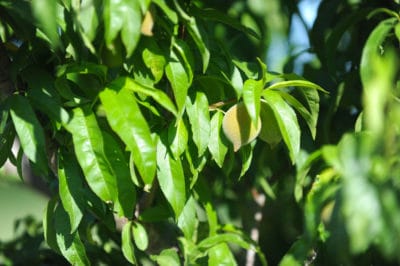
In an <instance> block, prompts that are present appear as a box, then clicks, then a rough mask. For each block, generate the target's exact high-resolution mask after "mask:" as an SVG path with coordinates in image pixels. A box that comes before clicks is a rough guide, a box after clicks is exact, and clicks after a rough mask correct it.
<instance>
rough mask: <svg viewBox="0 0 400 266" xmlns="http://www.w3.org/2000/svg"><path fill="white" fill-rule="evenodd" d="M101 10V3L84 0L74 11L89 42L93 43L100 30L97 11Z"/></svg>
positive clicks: (93, 0)
mask: <svg viewBox="0 0 400 266" xmlns="http://www.w3.org/2000/svg"><path fill="white" fill-rule="evenodd" d="M99 9H100V2H98V1H95V0H83V1H81V2H80V5H79V6H77V7H76V8H75V9H74V11H75V12H76V14H77V16H76V17H77V20H78V21H79V25H80V27H82V31H83V33H84V34H85V36H87V38H88V39H89V41H93V40H94V38H95V37H96V33H97V31H98V29H99V18H98V15H97V14H98V13H97V11H98V10H99Z"/></svg>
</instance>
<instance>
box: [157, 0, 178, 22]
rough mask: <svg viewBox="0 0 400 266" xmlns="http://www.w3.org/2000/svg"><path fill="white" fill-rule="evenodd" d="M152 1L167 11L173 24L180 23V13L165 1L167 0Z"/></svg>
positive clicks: (166, 13)
mask: <svg viewBox="0 0 400 266" xmlns="http://www.w3.org/2000/svg"><path fill="white" fill-rule="evenodd" d="M152 2H153V3H154V4H156V5H157V6H158V7H159V8H160V9H161V10H162V11H163V12H164V13H165V15H166V16H167V17H168V19H169V20H171V22H172V23H173V24H178V15H177V14H176V12H175V11H174V10H172V9H171V8H170V7H169V6H168V5H167V4H166V3H165V0H153V1H152Z"/></svg>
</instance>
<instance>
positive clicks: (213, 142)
mask: <svg viewBox="0 0 400 266" xmlns="http://www.w3.org/2000/svg"><path fill="white" fill-rule="evenodd" d="M223 118H224V115H223V113H222V112H216V113H215V114H214V115H213V116H212V118H211V122H210V127H211V131H210V141H209V142H208V150H209V151H210V153H211V156H212V158H213V160H214V161H215V162H216V163H217V164H218V166H219V167H222V166H223V163H224V160H225V156H226V153H227V152H228V145H227V143H226V141H227V140H226V139H225V135H224V134H223V132H222V120H223Z"/></svg>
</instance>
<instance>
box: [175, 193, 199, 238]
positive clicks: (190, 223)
mask: <svg viewBox="0 0 400 266" xmlns="http://www.w3.org/2000/svg"><path fill="white" fill-rule="evenodd" d="M197 225H198V220H197V215H196V200H195V199H194V198H193V197H190V198H189V200H188V201H187V202H186V205H185V207H184V208H183V210H182V212H181V214H180V215H179V218H178V227H179V228H180V229H181V230H182V232H183V235H184V236H185V238H186V239H187V240H192V241H195V238H196V235H195V232H196V229H197Z"/></svg>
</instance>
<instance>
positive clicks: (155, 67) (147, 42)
mask: <svg viewBox="0 0 400 266" xmlns="http://www.w3.org/2000/svg"><path fill="white" fill-rule="evenodd" d="M143 42H144V45H143V46H144V49H143V52H142V59H143V62H144V64H145V65H146V66H147V67H148V68H149V69H150V71H151V73H152V74H153V77H154V83H158V82H159V81H160V80H161V78H162V77H163V75H164V67H165V65H166V64H167V60H166V58H165V56H164V55H163V51H161V49H160V47H158V45H157V43H156V41H155V40H154V39H153V38H143Z"/></svg>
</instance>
